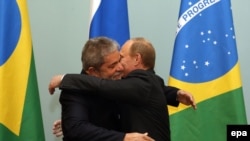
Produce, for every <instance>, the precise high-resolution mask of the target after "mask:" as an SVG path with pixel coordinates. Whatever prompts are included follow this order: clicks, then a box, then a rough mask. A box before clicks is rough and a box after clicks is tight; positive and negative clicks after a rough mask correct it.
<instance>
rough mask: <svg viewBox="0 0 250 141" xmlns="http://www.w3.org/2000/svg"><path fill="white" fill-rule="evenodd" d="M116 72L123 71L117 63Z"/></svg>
mask: <svg viewBox="0 0 250 141" xmlns="http://www.w3.org/2000/svg"><path fill="white" fill-rule="evenodd" d="M116 70H117V71H123V70H124V67H123V66H122V64H121V63H118V64H117V67H116Z"/></svg>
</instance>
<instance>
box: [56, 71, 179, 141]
mask: <svg viewBox="0 0 250 141" xmlns="http://www.w3.org/2000/svg"><path fill="white" fill-rule="evenodd" d="M60 88H61V89H63V90H68V89H71V90H75V91H81V92H86V91H88V92H93V93H94V94H99V96H103V97H105V98H109V99H112V100H117V101H119V102H120V106H121V110H120V112H121V121H122V131H124V132H141V133H145V132H148V133H149V136H151V137H152V138H154V139H155V140H156V141H169V140H170V127H169V115H168V109H167V108H166V105H167V100H166V96H165V95H164V91H165V92H167V91H169V92H175V95H174V94H169V95H168V96H169V97H171V98H172V99H174V100H173V101H174V102H172V104H175V105H176V104H177V105H178V102H176V92H177V90H178V89H177V88H171V87H168V88H166V87H164V82H163V80H162V79H161V78H160V77H159V76H157V75H155V74H154V72H153V71H152V70H148V71H145V70H135V71H133V72H131V73H130V74H128V76H127V77H126V78H124V79H122V80H116V81H113V80H105V79H100V78H95V77H91V76H86V75H85V76H79V75H74V74H68V75H65V76H64V78H63V81H62V83H61V85H60ZM168 101H169V100H168Z"/></svg>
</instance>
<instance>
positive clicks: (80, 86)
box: [59, 74, 152, 105]
mask: <svg viewBox="0 0 250 141" xmlns="http://www.w3.org/2000/svg"><path fill="white" fill-rule="evenodd" d="M150 83H151V82H150V80H149V78H148V77H147V76H145V75H141V76H140V75H137V74H135V76H133V77H129V78H126V79H122V80H107V79H101V78H97V77H93V76H88V75H79V74H67V75H65V76H64V78H63V80H62V82H61V84H60V87H59V88H60V89H62V90H74V91H81V92H84V91H90V92H94V93H96V94H99V95H100V96H102V97H105V98H108V99H111V100H116V101H119V102H124V103H131V104H139V105H140V104H145V103H147V101H148V99H149V95H150V91H151V87H152V85H151V84H150Z"/></svg>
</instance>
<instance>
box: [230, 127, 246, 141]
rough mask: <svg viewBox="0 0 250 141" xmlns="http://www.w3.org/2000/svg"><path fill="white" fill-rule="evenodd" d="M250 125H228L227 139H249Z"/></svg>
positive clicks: (231, 140)
mask: <svg viewBox="0 0 250 141" xmlns="http://www.w3.org/2000/svg"><path fill="white" fill-rule="evenodd" d="M248 133H250V125H227V141H249V140H250V136H249V135H248Z"/></svg>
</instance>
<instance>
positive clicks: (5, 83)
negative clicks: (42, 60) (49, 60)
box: [0, 0, 45, 141]
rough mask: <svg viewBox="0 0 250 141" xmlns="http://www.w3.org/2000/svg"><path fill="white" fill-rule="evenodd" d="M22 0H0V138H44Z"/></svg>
mask: <svg viewBox="0 0 250 141" xmlns="http://www.w3.org/2000/svg"><path fill="white" fill-rule="evenodd" d="M44 140H45V138H44V129H43V122H42V114H41V107H40V99H39V93H38V85H37V79H36V70H35V63H34V57H33V51H32V41H31V32H30V25H29V18H28V11H27V4H26V0H0V141H44Z"/></svg>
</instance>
